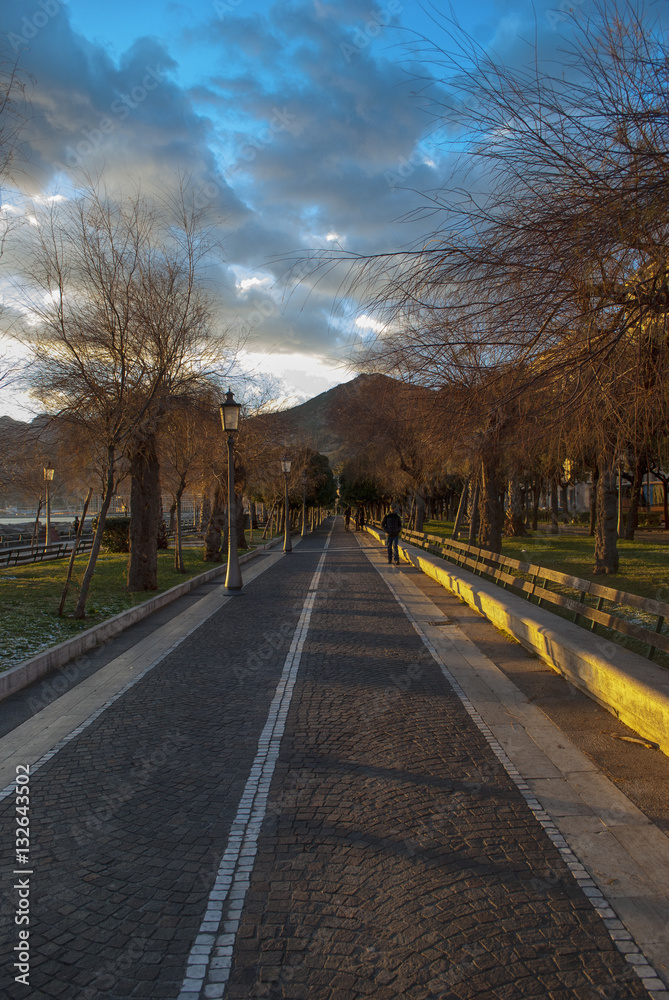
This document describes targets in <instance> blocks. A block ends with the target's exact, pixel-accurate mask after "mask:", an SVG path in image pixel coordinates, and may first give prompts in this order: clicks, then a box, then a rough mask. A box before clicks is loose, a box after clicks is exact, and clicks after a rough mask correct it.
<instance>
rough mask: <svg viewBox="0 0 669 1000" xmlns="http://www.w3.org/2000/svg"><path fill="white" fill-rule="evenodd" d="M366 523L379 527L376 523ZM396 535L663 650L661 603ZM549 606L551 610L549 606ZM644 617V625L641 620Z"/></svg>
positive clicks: (429, 539) (417, 536) (648, 652)
mask: <svg viewBox="0 0 669 1000" xmlns="http://www.w3.org/2000/svg"><path fill="white" fill-rule="evenodd" d="M372 523H374V525H375V527H377V528H380V524H379V523H378V522H372ZM402 538H403V539H404V540H405V541H407V542H409V543H410V544H412V545H415V546H417V547H419V548H422V549H425V550H426V551H428V552H432V553H433V554H435V555H439V556H442V557H443V558H444V559H447V560H448V561H449V562H453V563H455V564H456V565H458V566H462V567H463V568H464V569H468V570H470V571H471V572H472V573H477V574H478V575H479V576H482V577H487V578H488V579H490V580H493V581H494V582H495V583H497V584H500V585H501V586H503V587H505V588H508V589H509V590H512V591H513V592H514V593H516V594H519V595H521V596H523V597H525V598H527V600H530V601H531V600H535V601H536V603H537V604H538V605H539V606H541V605H543V604H546V605H549V606H550V605H554V606H555V607H557V608H562V609H563V611H566V612H570V613H571V616H572V618H573V621H574V622H575V623H576V624H578V625H580V626H581V627H582V628H588V629H590V630H591V631H594V628H595V625H600V626H602V628H604V629H606V630H608V631H609V632H611V633H613V636H612V637H616V638H617V635H618V634H622V635H625V636H627V637H628V638H630V639H634V640H636V642H639V643H641V644H642V648H641V649H640V650H639V652H640V653H641V655H643V656H646V657H647V658H648V659H649V660H652V659H653V657H654V656H655V652H656V651H657V650H658V649H659V650H661V651H662V652H663V653H667V654H669V635H668V634H667V633H666V632H664V631H663V627H664V624H665V621H666V620H667V619H669V604H666V603H664V602H663V601H655V600H653V599H651V598H649V597H638V596H637V595H636V594H628V593H626V592H625V591H621V590H614V589H613V588H612V587H603V586H602V585H601V584H599V583H591V582H590V581H589V580H581V579H580V577H577V576H569V575H568V574H566V573H558V572H557V570H552V569H547V568H546V567H544V566H535V565H534V564H533V563H527V562H520V561H519V560H518V559H510V558H509V557H508V556H503V555H498V554H497V553H496V552H491V551H490V550H489V549H479V548H476V547H475V546H473V545H467V544H465V543H464V542H455V541H453V540H452V539H451V538H442V537H440V536H439V535H428V534H421V533H418V532H416V531H408V530H403V531H402ZM549 610H551V611H552V610H554V608H553V607H549ZM635 619H636V620H635ZM653 620H654V621H653ZM646 621H647V622H648V624H645V622H646Z"/></svg>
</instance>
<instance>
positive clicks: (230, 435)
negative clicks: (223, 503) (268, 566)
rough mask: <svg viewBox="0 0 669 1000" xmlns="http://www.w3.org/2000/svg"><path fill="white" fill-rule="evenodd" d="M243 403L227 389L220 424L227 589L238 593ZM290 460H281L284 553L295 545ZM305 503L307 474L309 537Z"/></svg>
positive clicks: (303, 509)
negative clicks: (238, 443) (237, 452)
mask: <svg viewBox="0 0 669 1000" xmlns="http://www.w3.org/2000/svg"><path fill="white" fill-rule="evenodd" d="M241 408H242V407H241V404H240V403H238V402H236V400H235V397H234V395H233V393H232V392H231V391H230V390H229V389H228V391H227V393H226V394H225V402H224V403H221V405H220V407H219V409H220V411H221V423H222V424H223V432H224V433H225V434H226V436H227V439H228V568H227V573H226V576H225V587H226V590H230V591H232V592H233V593H238V592H239V591H240V590H241V589H242V586H243V584H242V571H241V567H240V565H239V556H238V554H237V519H236V517H235V516H234V515H233V511H235V510H236V507H235V463H234V456H233V450H234V439H235V434H236V433H237V431H238V430H239V412H240V410H241ZM290 468H291V460H290V459H289V458H288V457H285V458H282V459H281V471H282V472H283V475H284V480H285V499H284V503H285V507H284V512H285V513H284V531H283V551H284V552H292V551H293V544H292V542H291V540H290V507H289V503H288V476H289V475H290ZM306 503H307V474H306V472H303V473H302V535H306V533H307V530H306V523H307V518H306V510H307V508H306Z"/></svg>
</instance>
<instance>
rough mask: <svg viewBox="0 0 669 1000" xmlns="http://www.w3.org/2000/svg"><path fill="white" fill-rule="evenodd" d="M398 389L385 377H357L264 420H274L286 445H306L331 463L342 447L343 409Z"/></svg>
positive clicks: (392, 380)
mask: <svg viewBox="0 0 669 1000" xmlns="http://www.w3.org/2000/svg"><path fill="white" fill-rule="evenodd" d="M400 385H401V383H399V382H396V381H395V379H392V378H389V377H388V376H387V375H358V376H357V377H356V378H354V379H352V380H351V381H350V382H343V383H342V384H341V385H336V386H335V387H334V388H333V389H328V390H327V391H326V392H321V393H320V394H319V395H318V396H314V397H313V399H308V400H307V401H306V403H300V404H299V405H298V406H292V407H291V408H290V409H288V410H280V411H279V412H278V413H275V414H271V416H270V417H269V418H268V417H265V418H264V419H265V420H266V421H267V420H268V419H269V421H270V422H273V421H274V420H275V421H276V427H277V431H278V432H279V433H283V434H284V435H285V436H286V438H287V440H288V443H297V442H298V441H299V442H300V443H303V444H307V445H308V446H309V447H310V448H312V449H313V450H314V451H318V452H320V453H321V454H322V455H327V457H328V458H329V459H330V461H331V462H332V460H333V458H334V457H335V455H336V454H337V452H338V451H339V449H340V448H341V447H342V445H343V443H344V439H343V435H342V434H341V432H340V430H339V425H340V422H341V416H342V414H343V413H345V411H346V409H347V408H350V407H352V406H353V405H354V404H357V402H358V400H359V398H360V396H361V395H368V396H369V395H371V394H372V393H373V392H377V391H378V389H379V388H381V387H383V388H386V389H388V388H391V387H392V386H400ZM290 439H292V442H291V441H290Z"/></svg>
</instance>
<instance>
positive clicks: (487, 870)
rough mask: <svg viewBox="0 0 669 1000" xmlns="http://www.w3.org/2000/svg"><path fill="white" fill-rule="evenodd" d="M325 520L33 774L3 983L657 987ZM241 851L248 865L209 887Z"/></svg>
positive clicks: (372, 574) (314, 994)
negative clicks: (26, 916)
mask: <svg viewBox="0 0 669 1000" xmlns="http://www.w3.org/2000/svg"><path fill="white" fill-rule="evenodd" d="M328 530H329V526H328V525H325V526H324V527H323V528H321V529H320V530H319V531H318V532H316V533H315V535H313V536H310V537H309V538H308V539H306V540H305V542H304V543H303V544H302V545H300V546H299V547H298V548H296V549H295V551H294V553H293V554H292V556H290V557H286V558H284V559H282V560H281V561H280V562H279V563H277V565H275V566H274V567H272V568H271V569H269V570H267V572H266V573H264V574H263V575H261V576H259V577H258V578H257V579H256V580H254V581H253V583H252V584H251V585H249V586H248V588H247V589H246V592H245V594H244V595H243V596H242V597H239V598H238V599H235V600H234V601H232V602H229V603H228V604H226V605H225V606H224V607H223V608H222V609H221V610H220V611H219V612H218V613H217V614H216V615H214V616H213V617H212V618H211V619H209V620H208V621H207V622H206V623H205V624H204V625H202V626H201V627H200V628H199V629H198V630H197V632H195V633H194V634H193V635H191V636H189V637H188V638H187V639H186V640H185V641H184V642H183V643H182V644H181V645H180V646H179V647H178V648H177V649H175V650H174V651H173V652H172V653H171V654H170V655H169V656H168V657H166V658H165V659H164V660H163V661H162V662H161V663H160V664H159V666H158V667H156V668H155V669H154V670H153V671H152V672H151V673H149V674H147V675H146V676H145V677H144V678H142V680H140V681H139V682H138V683H137V684H136V685H135V686H134V687H133V688H132V689H131V690H129V691H128V692H127V693H126V694H125V695H123V696H122V697H121V698H120V699H119V700H118V701H116V702H115V703H114V704H113V705H111V706H110V707H109V708H108V709H107V710H106V711H105V712H103V713H102V715H101V716H100V717H99V718H98V719H97V720H96V721H95V722H94V723H92V724H91V725H90V726H88V728H87V729H86V730H85V731H84V732H82V733H81V734H80V735H79V736H77V737H75V738H74V739H73V740H71V741H70V742H69V743H68V744H67V745H66V746H65V747H64V748H63V749H62V750H60V751H59V752H58V753H57V754H56V755H55V756H54V757H52V758H51V759H50V760H49V761H48V762H47V763H45V764H44V765H43V766H42V767H41V768H40V769H39V771H37V772H36V773H35V774H34V775H33V776H32V779H31V783H30V790H31V802H30V817H31V828H32V851H31V869H30V870H31V871H32V872H33V874H32V875H31V876H30V889H31V899H30V919H31V923H30V965H31V973H30V986H25V985H23V984H21V983H17V982H15V981H14V976H15V974H16V973H15V970H14V969H13V968H12V967H11V963H12V961H13V959H12V958H11V957H9V958H8V959H6V960H5V962H4V964H3V968H2V970H1V972H2V979H0V989H1V990H2V993H1V995H2V996H6V997H8V998H10V1000H14V998H21V1000H23V998H29V1000H33V998H34V1000H42V998H51V997H58V998H60V997H62V998H66V1000H70V998H72V1000H75V998H76V1000H79V998H80V1000H102V998H106V1000H131V998H133V1000H134V998H137V1000H149V998H153V997H164V998H177V997H185V996H192V997H198V996H203V997H212V998H213V997H220V996H222V995H223V993H225V996H226V997H230V998H234V1000H242V998H244V1000H246V998H256V997H262V998H278V997H286V998H294V1000H298V998H309V1000H353V998H358V997H373V998H375V1000H396V998H411V1000H437V998H439V1000H456V998H457V1000H469V998H477V1000H488V998H499V1000H515V998H524V997H539V998H550V1000H601V998H606V1000H627V998H637V997H638V998H642V997H645V998H647V997H648V996H649V994H648V992H647V991H646V990H645V988H644V987H643V985H642V984H641V982H640V981H639V979H638V978H637V976H636V975H635V974H634V972H633V969H632V968H631V966H630V965H629V964H628V963H627V962H626V961H625V959H624V956H623V955H622V954H620V953H619V951H618V950H617V949H616V948H615V947H614V944H613V942H612V940H611V937H610V935H609V933H608V931H607V929H606V927H605V924H604V922H603V920H602V919H601V917H600V916H598V914H597V913H596V912H595V910H594V909H593V908H592V906H591V904H590V902H589V901H588V899H587V898H586V895H585V894H584V891H583V890H582V889H581V888H580V887H579V886H578V885H577V884H576V882H575V881H574V879H573V878H572V875H571V874H570V872H569V869H568V867H567V865H566V863H565V862H564V861H563V860H562V857H561V855H560V853H559V851H558V850H557V848H556V847H555V846H554V845H553V844H552V843H551V841H550V840H549V839H548V837H547V836H546V834H545V832H544V831H543V829H542V827H541V825H540V824H539V822H538V821H537V820H536V819H535V818H534V816H533V815H532V813H531V812H530V810H529V808H528V806H527V803H526V802H525V799H524V798H523V797H522V795H521V793H520V791H519V790H518V788H517V787H516V785H515V784H514V783H513V782H512V780H511V778H510V777H509V776H508V775H507V773H506V771H505V770H504V769H503V767H502V765H501V764H500V762H499V760H498V758H497V757H496V756H495V754H494V753H493V750H492V749H491V747H490V746H489V745H488V743H487V742H486V740H485V738H484V736H483V735H482V733H481V732H480V730H479V729H478V728H477V727H476V726H475V724H474V722H473V721H472V719H471V718H470V716H469V715H468V714H467V713H466V711H465V709H464V707H463V705H462V703H461V701H460V700H459V699H458V698H457V697H456V696H455V694H454V693H453V692H452V690H451V688H450V687H449V685H448V684H447V682H446V680H445V679H444V677H443V675H442V673H441V672H440V670H439V668H438V666H437V664H436V663H435V662H434V660H433V659H432V658H431V656H430V655H429V654H428V653H427V651H426V649H425V647H424V646H423V644H422V642H421V640H420V638H419V636H418V635H417V634H416V632H415V630H414V629H413V626H412V625H411V623H410V622H409V620H408V619H407V618H406V617H405V616H404V614H403V613H402V611H401V609H400V607H399V605H398V604H397V602H396V601H395V599H394V597H393V596H392V594H391V593H390V591H389V590H388V588H387V587H386V585H385V583H384V582H383V580H382V579H381V577H380V576H379V574H378V573H377V572H376V570H375V569H374V568H373V567H372V566H371V565H370V563H369V561H368V560H367V557H366V556H365V554H364V552H363V551H362V550H361V549H360V548H359V547H358V543H357V540H356V539H355V535H354V534H353V533H349V534H346V533H344V531H343V528H342V527H341V522H338V523H337V528H336V530H335V533H334V534H333V535H332V539H331V543H330V548H329V549H328V551H327V554H326V555H325V557H324V558H323V557H322V555H321V553H322V551H323V549H324V545H325V540H326V537H327V532H328ZM321 561H322V563H323V569H322V573H321V575H320V577H319V576H318V567H319V565H320V563H321ZM398 572H399V571H398ZM310 588H312V589H311V590H310ZM312 605H313V607H312ZM287 665H290V671H292V673H290V672H289V674H286V668H287ZM277 685H279V696H280V697H279V696H275V691H276V690H277ZM272 712H274V715H275V717H276V719H277V725H280V727H283V726H284V725H285V732H284V733H283V737H282V739H281V743H280V750H278V752H277V753H274V752H273V751H272V745H273V744H272V739H274V738H275V737H272V736H271V734H268V730H267V727H266V720H267V719H268V714H269V717H272ZM273 732H274V733H275V734H276V732H279V733H280V729H279V730H277V729H275V730H273ZM277 739H278V737H277ZM259 746H260V748H261V751H262V752H263V753H264V757H263V760H269V759H270V758H271V765H272V770H271V771H267V770H265V769H264V768H265V767H266V766H268V765H264V764H263V765H262V767H261V766H260V765H259V764H257V760H258V754H259V753H260V752H261V751H259ZM263 748H264V749H263ZM266 774H270V775H271V783H270V779H269V778H266V779H265V778H264V777H263V776H264V775H266ZM252 781H255V786H256V787H257V792H254V793H253V796H255V797H253V796H251V793H250V792H249V791H248V788H249V782H252ZM265 781H266V785H267V787H266V789H264V782H265ZM263 794H264V796H265V798H266V808H265V805H263V813H264V816H262V815H261V816H260V819H258V816H257V814H254V813H253V812H252V811H251V806H249V808H248V809H246V806H245V803H246V802H247V801H248V803H251V804H257V803H258V802H261V801H262V802H263V803H264V799H263ZM14 810H15V803H14V800H13V798H12V797H11V796H10V797H9V798H7V799H5V800H4V801H3V802H2V803H0V820H1V821H2V829H3V845H4V846H5V849H4V850H3V870H2V886H3V896H2V905H1V911H0V917H1V932H2V942H3V953H4V954H5V955H6V956H11V953H12V949H13V948H14V946H15V944H16V943H17V940H18V930H19V928H18V927H17V926H16V925H15V923H14V913H15V910H16V907H17V898H18V897H17V892H18V890H16V889H14V888H13V886H14V885H16V882H17V880H18V879H20V878H21V876H14V875H13V874H12V873H13V871H14V868H15V865H14V856H13V848H14V839H15V838H14V830H15V824H14V822H12V819H13V816H14ZM245 810H246V813H245ZM242 814H246V815H247V816H248V817H249V818H248V820H244V823H245V824H246V825H245V827H244V829H245V830H246V831H247V832H248V833H249V834H253V836H254V837H255V839H256V840H257V851H256V849H255V847H254V848H253V849H252V850H251V849H250V848H249V849H247V848H245V847H244V845H245V844H246V843H247V842H248V841H247V840H243V839H242V837H241V835H239V834H238V832H237V829H238V824H239V823H240V822H241V820H240V816H241V815H242ZM261 819H262V822H260V820H261ZM231 851H232V852H233V854H234V856H235V857H238V858H239V862H235V864H237V865H238V868H237V869H236V870H238V871H240V872H241V876H238V881H237V883H235V884H238V885H240V886H243V888H242V889H236V890H235V889H234V886H233V891H232V892H230V893H229V894H227V893H226V892H220V893H219V892H217V890H216V889H215V886H216V885H218V884H219V880H220V879H221V878H222V877H225V874H224V873H225V871H226V870H227V869H226V865H227V866H228V867H230V866H231V864H232V863H230V864H228V862H226V861H225V858H226V857H228V856H232V855H231V854H230V852H231ZM235 852H236V853H235ZM221 859H224V861H223V864H221ZM244 862H245V863H244ZM222 872H223V875H222V874H221V873H222ZM212 890H213V891H212ZM217 912H218V913H219V915H220V916H221V917H222V919H221V921H220V927H219V925H218V924H217V923H216V919H215V918H216V913H217ZM203 921H204V922H203ZM212 921H213V922H212ZM217 928H218V929H217ZM219 930H220V935H219V936H217V935H218V934H219ZM212 942H215V944H216V948H215V949H214V948H212ZM198 956H201V957H198ZM187 963H189V967H190V968H191V969H193V968H200V967H202V968H203V969H205V971H204V972H202V973H201V974H200V979H199V980H198V979H197V976H194V975H190V976H189V975H187V972H186V968H187ZM202 977H204V978H202Z"/></svg>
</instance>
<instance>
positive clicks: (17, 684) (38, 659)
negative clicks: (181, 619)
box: [0, 536, 283, 701]
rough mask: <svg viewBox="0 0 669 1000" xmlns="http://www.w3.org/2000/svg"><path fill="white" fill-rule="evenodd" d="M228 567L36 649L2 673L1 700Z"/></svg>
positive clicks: (257, 552)
mask: <svg viewBox="0 0 669 1000" xmlns="http://www.w3.org/2000/svg"><path fill="white" fill-rule="evenodd" d="M281 543H283V536H281V537H279V538H274V539H272V541H271V542H267V543H266V544H265V545H263V547H262V548H257V549H254V551H253V552H247V553H246V554H245V555H243V556H240V557H239V561H240V563H246V562H250V560H251V559H255V558H256V556H259V555H260V554H261V553H263V552H266V551H267V549H272V548H274V547H275V546H276V545H279V544H281ZM226 568H227V567H226V564H225V563H221V564H220V565H218V566H215V567H213V569H208V570H206V571H205V572H204V573H200V574H198V576H194V577H191V579H190V580H185V581H184V582H183V583H178V584H177V585H176V587H171V588H170V589H169V590H166V591H164V592H163V593H162V594H158V595H157V596H156V597H151V598H149V600H148V601H144V602H143V603H142V604H138V605H137V606H136V607H134V608H128V609H127V611H121V612H120V614H118V615H114V617H113V618H108V619H107V621H106V622H100V624H99V625H94V626H93V628H89V629H87V630H86V631H85V632H80V633H79V635H75V636H73V637H72V638H71V639H66V640H65V641H64V642H61V643H59V644H58V645H57V646H52V647H51V648H50V649H45V650H44V651H43V652H41V653H37V654H36V655H35V656H33V657H31V658H30V659H29V660H24V661H23V663H16V664H15V665H14V666H13V667H10V668H9V670H5V671H3V673H0V701H3V700H4V699H5V698H9V696H10V695H12V694H15V692H16V691H21V690H22V689H23V688H25V687H28V685H29V684H32V682H33V681H36V680H38V678H40V677H44V676H45V674H48V673H51V671H52V670H57V669H58V668H59V667H62V666H64V665H65V664H66V663H69V662H70V660H73V659H74V658H75V657H77V656H81V655H82V653H86V652H88V650H89V649H93V648H94V647H95V646H99V645H100V643H102V642H105V641H106V640H107V639H113V638H114V636H116V635H118V634H119V633H120V632H123V631H124V629H126V628H129V626H130V625H134V624H135V622H139V621H141V620H142V619H143V618H148V616H149V615H151V614H153V612H154V611H159V610H160V608H164V607H165V605H167V604H171V603H172V601H176V600H177V598H179V597H183V595H184V594H187V593H189V591H191V590H195V589H196V588H197V587H199V586H201V585H202V584H203V583H208V582H209V580H213V579H215V578H216V577H217V576H220V575H221V574H222V573H225V571H226Z"/></svg>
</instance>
